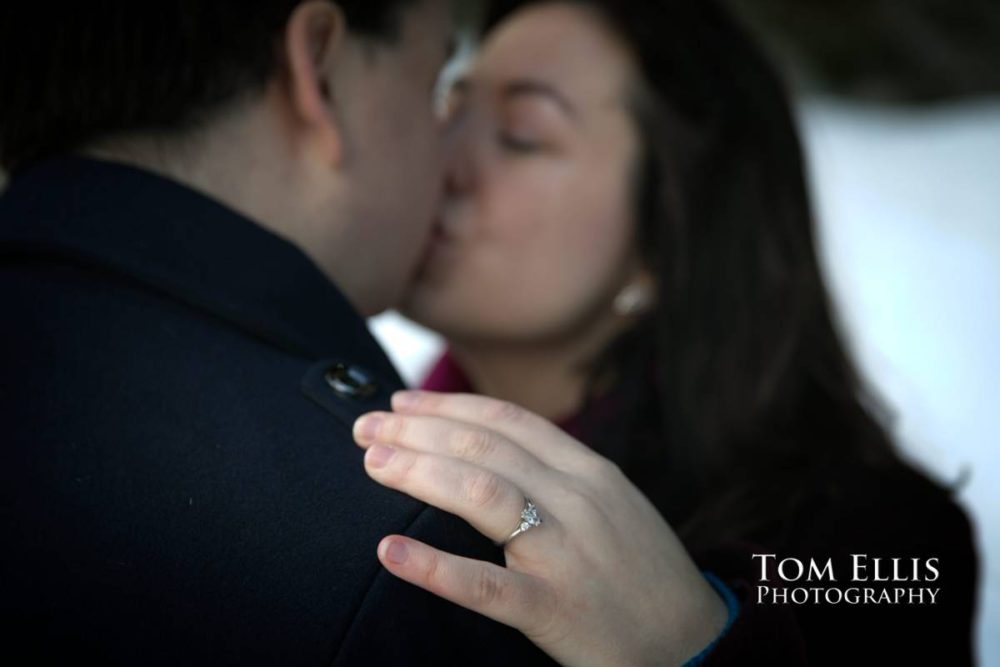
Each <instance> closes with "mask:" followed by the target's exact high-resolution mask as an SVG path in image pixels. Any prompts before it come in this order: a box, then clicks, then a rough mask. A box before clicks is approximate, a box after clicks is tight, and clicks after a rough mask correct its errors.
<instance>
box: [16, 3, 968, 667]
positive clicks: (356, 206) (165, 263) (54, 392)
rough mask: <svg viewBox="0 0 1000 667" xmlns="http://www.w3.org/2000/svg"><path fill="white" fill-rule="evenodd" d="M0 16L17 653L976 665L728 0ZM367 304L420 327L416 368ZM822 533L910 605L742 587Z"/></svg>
mask: <svg viewBox="0 0 1000 667" xmlns="http://www.w3.org/2000/svg"><path fill="white" fill-rule="evenodd" d="M474 4H475V5H476V6H475V7H473V5H474ZM470 9H475V10H476V11H475V12H471V11H470ZM456 10H458V11H456ZM470 13H476V14H479V15H480V18H481V19H482V20H481V21H475V25H476V26H477V29H478V30H480V33H479V34H480V39H479V40H478V41H477V43H476V46H475V48H474V51H473V52H472V53H471V54H470V55H469V57H468V58H467V59H466V60H465V61H464V64H462V65H461V66H460V67H459V68H458V71H457V73H456V74H455V76H453V77H451V78H450V79H448V80H447V82H446V84H447V85H444V86H442V85H440V82H441V77H440V73H441V70H442V66H443V65H444V64H445V62H446V60H447V59H448V57H449V53H450V50H451V46H450V45H452V44H453V43H454V36H455V34H456V30H458V29H459V28H460V27H461V26H462V25H463V22H465V21H466V20H467V19H468V15H469V14H470ZM0 44H2V45H3V46H2V48H3V49H4V50H5V52H6V53H5V55H6V57H5V58H3V59H2V62H0V89H2V90H3V91H4V103H3V104H2V105H0V165H2V168H3V169H4V170H6V171H7V172H8V173H9V175H10V182H9V185H8V187H7V189H6V191H5V192H4V194H3V195H2V197H0V275H2V279H0V305H2V309H3V313H4V322H5V324H4V327H3V339H2V345H0V372H2V375H3V377H4V378H5V381H4V383H3V404H4V414H5V419H4V430H3V443H2V451H3V464H2V465H0V470H2V471H3V472H2V487H3V501H2V516H3V528H4V542H5V546H4V549H3V550H2V553H3V556H2V560H0V562H2V573H3V574H2V576H3V580H2V587H3V591H4V592H3V595H2V596H0V599H2V603H0V606H2V617H3V627H4V629H5V634H6V635H7V636H6V638H5V641H4V651H5V652H6V653H7V654H9V655H11V656H13V657H15V658H16V659H17V661H18V662H19V663H24V664H27V663H30V664H48V663H57V662H58V663H63V662H66V661H68V660H74V661H88V662H89V661H100V662H101V663H103V664H146V665H148V664H282V665H284V664H316V665H320V664H322V665H330V664H332V665H485V666H489V665H497V666H499V665H523V666H529V665H550V664H561V665H569V666H574V667H575V666H580V667H583V666H591V665H602V666H603V665H608V666H610V665H616V666H622V665H624V666H633V665H635V666H638V665H685V666H691V665H697V664H703V665H747V664H751V665H752V664H781V665H806V664H808V665H843V664H884V663H888V662H892V663H898V664H928V663H933V664H949V665H962V664H971V662H972V641H971V632H972V630H971V629H972V622H973V614H974V612H975V605H976V600H975V590H976V585H977V583H978V566H979V565H978V560H977V558H978V557H977V553H976V550H975V547H974V541H973V535H972V529H971V526H970V522H969V519H968V517H967V515H966V514H965V512H964V510H963V509H962V508H961V507H960V506H959V505H958V503H957V502H956V501H955V500H954V499H953V497H952V489H950V488H948V487H946V486H943V485H942V484H940V483H938V482H936V481H932V480H931V479H930V478H929V477H928V476H926V475H925V474H924V473H923V472H921V471H918V470H917V469H916V468H914V467H912V466H911V465H910V464H908V463H905V462H904V461H903V459H902V458H901V457H900V455H899V453H898V452H897V449H896V447H895V445H894V444H893V441H892V438H891V435H890V433H889V431H888V428H887V426H886V425H885V424H884V423H883V422H882V421H881V418H880V413H879V411H878V410H877V409H876V407H875V406H876V405H877V403H876V402H875V401H874V399H873V397H871V396H870V395H869V394H868V393H867V390H866V385H865V383H864V382H863V380H862V378H861V377H860V376H859V374H858V372H857V370H856V368H855V365H854V362H853V361H852V360H851V358H850V356H849V353H848V348H847V345H846V344H845V337H844V334H843V333H842V331H841V330H840V328H839V324H838V321H837V318H836V316H835V313H834V311H833V307H832V304H831V299H830V297H829V295H828V293H827V291H826V288H825V286H824V280H823V277H822V275H821V272H820V268H819V263H818V260H817V255H816V248H815V240H814V229H813V227H812V225H813V217H812V213H811V207H810V202H809V196H808V193H807V185H806V178H805V175H804V170H803V160H802V155H801V150H800V146H799V140H798V136H797V131H796V128H795V124H794V121H793V115H792V113H791V111H790V105H789V101H788V99H787V96H786V93H785V90H784V87H783V85H782V83H781V81H780V80H779V77H778V76H777V75H776V74H775V72H774V70H773V68H772V67H771V66H770V65H769V64H768V62H767V60H766V59H765V58H764V57H763V56H762V54H761V52H760V50H759V48H758V47H757V46H756V45H755V43H754V42H753V40H752V39H751V38H750V37H749V36H748V35H747V34H746V31H745V30H744V29H743V28H741V26H740V24H739V23H738V22H737V21H735V20H734V19H733V18H731V17H730V16H729V15H728V14H727V12H726V10H725V9H724V8H723V6H721V5H720V4H718V3H716V2H713V1H709V0H701V1H700V2H681V1H680V0H613V1H612V0H606V1H605V0H536V1H520V2H510V1H499V2H492V3H485V4H484V5H483V6H479V5H478V3H468V2H463V3H460V4H459V3H455V4H454V6H453V5H452V4H450V3H449V2H446V1H445V0H384V1H381V2H377V1H374V0H337V1H333V0H254V1H251V2H239V3H237V2H234V1H232V0H218V1H216V2H211V3H205V2H191V1H187V0H163V1H162V2H156V3H135V2H124V1H119V2H107V3H69V2H56V3H55V4H53V3H44V4H40V3H34V4H31V3H23V2H12V3H8V4H7V5H6V6H5V7H4V9H3V10H2V15H0ZM14 56H16V57H14ZM388 308H397V309H398V310H400V311H401V312H402V313H404V314H405V315H406V316H407V317H409V318H411V319H412V320H414V321H416V322H418V323H421V324H422V325H424V326H426V327H429V328H430V329H432V330H434V331H437V332H439V333H440V334H441V335H442V336H443V338H444V339H445V340H446V341H447V351H446V352H445V354H444V355H443V356H442V357H441V358H440V360H439V361H438V362H437V364H436V365H435V367H434V369H433V371H432V372H431V373H430V375H429V376H428V377H427V379H426V381H425V382H424V383H423V384H422V386H420V387H416V388H410V389H409V390H406V388H404V386H403V384H402V382H401V381H400V378H399V376H398V375H397V373H396V371H395V370H394V369H393V367H392V365H391V363H390V362H389V360H388V359H387V357H386V356H385V354H384V353H383V351H382V350H381V349H380V348H379V346H378V345H377V343H376V342H375V341H374V339H373V338H372V337H371V335H370V334H369V332H368V329H367V327H366V322H365V318H366V317H368V316H372V315H375V314H377V313H379V312H381V311H383V310H385V309H388ZM851 553H866V554H870V555H872V556H873V557H875V556H886V557H889V556H892V557H899V558H907V557H913V558H927V557H929V556H933V557H936V558H938V559H939V561H938V562H939V566H940V579H939V582H938V585H939V586H940V587H941V589H942V592H941V595H940V600H939V602H938V603H937V604H935V605H927V606H920V607H912V608H907V609H905V610H900V609H898V608H897V609H892V608H889V609H884V608H861V607H859V608H855V609H848V610H846V611H844V610H841V609H831V608H826V607H823V606H801V607H796V606H790V605H774V604H761V603H759V602H758V601H757V600H756V599H755V597H754V593H755V587H756V585H757V584H759V583H760V581H759V577H758V574H757V573H756V567H757V566H756V561H755V559H754V557H753V556H754V554H758V555H759V554H777V555H778V558H779V559H780V558H781V557H783V556H786V555H787V556H796V557H799V558H804V557H814V558H817V559H826V558H834V559H836V558H839V557H845V556H846V555H848V554H851ZM769 585H773V582H770V583H769Z"/></svg>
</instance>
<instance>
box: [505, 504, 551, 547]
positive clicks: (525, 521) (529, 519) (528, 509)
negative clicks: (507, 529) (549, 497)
mask: <svg viewBox="0 0 1000 667" xmlns="http://www.w3.org/2000/svg"><path fill="white" fill-rule="evenodd" d="M540 525H542V517H540V516H539V515H538V508H537V507H535V503H533V502H531V499H530V498H528V497H527V496H525V498H524V509H522V510H521V518H520V522H519V523H518V525H517V528H515V529H514V531H513V532H512V533H511V534H510V536H509V537H508V538H507V539H506V540H505V541H504V542H502V543H501V544H500V546H507V543H508V542H510V541H511V540H512V539H514V538H515V537H517V536H518V535H520V534H521V533H523V532H525V531H528V530H531V529H532V528H534V527H535V526H540Z"/></svg>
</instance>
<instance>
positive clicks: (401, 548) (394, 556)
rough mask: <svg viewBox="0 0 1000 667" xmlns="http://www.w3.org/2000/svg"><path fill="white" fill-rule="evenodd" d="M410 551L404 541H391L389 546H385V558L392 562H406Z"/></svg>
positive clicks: (399, 563)
mask: <svg viewBox="0 0 1000 667" xmlns="http://www.w3.org/2000/svg"><path fill="white" fill-rule="evenodd" d="M408 551H409V550H408V549H407V548H406V545H405V544H403V543H402V542H396V541H393V542H389V546H387V547H386V548H385V559H386V560H387V561H389V562H390V563H395V564H396V565H402V564H403V563H405V562H406V556H407V552H408Z"/></svg>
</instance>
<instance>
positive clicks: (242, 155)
mask: <svg viewBox="0 0 1000 667" xmlns="http://www.w3.org/2000/svg"><path fill="white" fill-rule="evenodd" d="M267 122H268V121H267V119H266V118H264V117H263V114H262V113H255V112H254V111H243V112H240V113H238V114H230V115H229V116H226V117H224V118H223V119H221V120H219V121H217V122H213V123H212V124H211V129H210V131H203V132H192V133H190V134H188V135H186V136H180V137H179V136H174V135H170V136H162V137H161V136H155V135H151V134H146V133H143V134H136V135H128V136H117V137H114V138H111V139H108V140H103V141H100V142H96V143H93V144H91V145H89V146H86V147H85V148H84V149H83V150H82V152H83V153H84V154H85V155H88V156H91V157H95V158H98V159H104V160H110V161H115V162H122V163H125V164H130V165H133V166H136V167H139V168H142V169H146V170H148V171H151V172H153V173H157V174H160V175H162V176H165V177H167V178H170V179H172V180H175V181H177V182H179V183H181V184H183V185H185V186H187V187H189V188H191V189H193V190H196V191H198V192H201V193H202V194H204V195H207V196H208V197H211V198H212V199H214V200H216V201H218V202H220V203H222V204H224V205H225V206H227V207H229V208H231V209H232V210H234V211H236V212H237V213H239V214H241V215H243V216H244V217H246V218H247V219H249V220H251V221H253V222H254V223H256V224H258V225H260V226H261V227H264V228H265V229H267V230H268V231H270V232H272V233H274V234H276V235H277V236H279V237H281V238H283V239H285V240H286V241H289V242H290V243H292V244H293V245H295V246H297V247H298V248H299V249H300V250H302V251H303V252H304V253H305V254H306V255H308V256H309V257H310V259H312V260H313V262H314V263H315V264H316V265H317V266H319V268H320V269H321V270H323V272H324V273H326V274H327V276H328V277H330V278H331V279H334V276H333V273H334V270H335V267H334V266H330V264H331V263H332V262H330V261H329V260H328V253H325V252H323V250H325V249H326V248H328V247H329V244H331V239H330V237H331V236H334V235H335V233H336V228H335V225H333V224H332V221H330V218H338V217H339V216H336V215H330V205H329V202H328V201H318V200H317V199H316V195H314V194H312V193H315V192H322V191H323V189H322V188H310V187H308V178H309V175H308V174H305V173H303V172H304V171H305V170H296V169H295V168H294V165H295V164H296V163H295V161H294V160H291V159H285V158H286V157H287V156H286V155H284V154H283V151H284V150H285V149H284V148H283V147H282V146H281V145H280V143H279V142H278V141H276V140H275V139H274V138H272V135H271V134H270V133H269V132H268V131H267V129H266V127H265V126H266V123H267ZM316 220H324V221H326V224H325V226H324V227H323V228H322V229H317V225H316V223H315V221H316ZM322 234H325V235H326V236H325V237H324V238H318V236H319V235H322Z"/></svg>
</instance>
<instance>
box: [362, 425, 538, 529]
mask: <svg viewBox="0 0 1000 667" xmlns="http://www.w3.org/2000/svg"><path fill="white" fill-rule="evenodd" d="M365 469H366V470H367V471H368V474H369V475H370V476H371V477H372V478H373V479H374V480H375V481H377V482H378V483H380V484H382V485H384V486H388V487H390V488H393V489H396V490H397V491H402V492H403V493H405V494H407V495H409V496H411V497H413V498H416V499H418V500H422V501H423V502H425V503H428V504H430V505H434V506H435V507H437V508H439V509H442V510H444V511H445V512H449V513H451V514H455V515H457V516H459V517H461V518H463V519H465V520H466V521H468V522H469V523H470V524H471V525H472V527H474V528H475V529H476V530H478V531H479V532H480V533H482V534H483V535H485V536H487V537H489V538H490V539H491V540H493V541H494V542H503V541H504V540H506V539H507V538H508V537H509V536H510V534H511V532H512V531H513V530H514V528H515V527H516V526H517V525H518V524H519V522H520V517H521V510H522V509H524V493H523V492H522V491H521V489H520V488H518V487H516V486H515V485H513V484H512V483H511V482H510V481H508V480H506V479H505V478H503V477H501V476H500V475H498V474H496V473H494V472H492V471H491V470H487V469H486V468H482V467H480V466H477V465H474V464H471V463H467V462H465V461H461V460H459V459H456V458H454V457H450V456H441V455H438V454H427V453H424V452H417V451H414V450H410V449H406V448H402V447H387V446H385V445H372V446H371V447H370V448H369V449H368V451H367V452H366V453H365ZM548 518H549V517H544V516H543V517H542V520H543V521H545V520H546V519H548ZM545 527H546V528H547V529H550V530H551V529H552V528H553V527H554V526H552V525H549V526H545ZM529 533H534V530H531V531H529ZM532 537H533V535H531V534H528V535H524V536H520V537H519V538H518V544H519V545H521V544H524V542H523V540H527V539H529V538H532Z"/></svg>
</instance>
